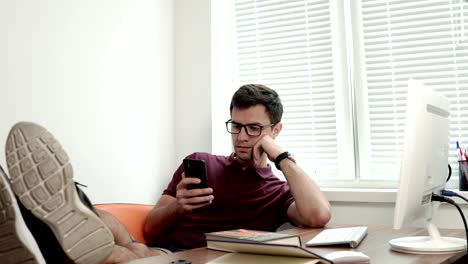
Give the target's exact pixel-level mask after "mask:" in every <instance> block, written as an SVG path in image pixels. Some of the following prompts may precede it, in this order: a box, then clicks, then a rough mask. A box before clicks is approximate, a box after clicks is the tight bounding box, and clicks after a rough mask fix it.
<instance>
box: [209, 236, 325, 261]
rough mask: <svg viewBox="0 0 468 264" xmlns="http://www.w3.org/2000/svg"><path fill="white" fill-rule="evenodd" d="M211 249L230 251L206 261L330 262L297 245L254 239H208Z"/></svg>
mask: <svg viewBox="0 0 468 264" xmlns="http://www.w3.org/2000/svg"><path fill="white" fill-rule="evenodd" d="M210 243H211V249H216V250H221V251H227V252H231V253H230V254H226V255H223V256H221V257H218V258H216V259H214V260H212V261H210V262H208V263H211V264H215V263H255V264H257V263H265V264H267V263H268V264H274V263H295V264H306V263H307V264H312V263H321V264H332V263H333V262H332V261H330V260H329V259H327V258H325V257H323V256H320V255H318V254H316V253H314V252H312V251H310V250H308V249H306V248H303V247H301V246H298V245H286V244H273V243H268V242H256V241H242V240H238V241H221V240H210Z"/></svg>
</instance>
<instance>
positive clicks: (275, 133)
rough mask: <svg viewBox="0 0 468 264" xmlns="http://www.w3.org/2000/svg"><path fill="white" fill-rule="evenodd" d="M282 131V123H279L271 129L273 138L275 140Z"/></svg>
mask: <svg viewBox="0 0 468 264" xmlns="http://www.w3.org/2000/svg"><path fill="white" fill-rule="evenodd" d="M281 129H283V123H281V122H279V123H278V124H276V125H275V126H274V127H273V138H276V137H277V136H278V135H279V133H280V132H281Z"/></svg>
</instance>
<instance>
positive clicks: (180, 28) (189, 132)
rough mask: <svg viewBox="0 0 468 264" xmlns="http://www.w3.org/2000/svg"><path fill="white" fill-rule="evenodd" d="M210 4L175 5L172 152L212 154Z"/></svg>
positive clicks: (185, 0) (186, 1)
mask: <svg viewBox="0 0 468 264" xmlns="http://www.w3.org/2000/svg"><path fill="white" fill-rule="evenodd" d="M210 22H211V20H210V1H209V0H196V1H194V0H176V1H175V51H176V52H175V73H174V74H175V98H176V109H175V117H176V118H175V120H174V122H175V124H174V125H175V138H176V142H175V152H176V162H177V163H179V164H180V163H181V162H182V159H183V158H184V157H185V156H187V155H188V154H190V153H192V152H195V151H199V152H211V109H212V108H211V96H210V95H211V92H210V91H211V85H210V81H211V79H210V78H211V74H210V70H211V64H210V60H211V53H210V47H211V45H210V39H211V31H210Z"/></svg>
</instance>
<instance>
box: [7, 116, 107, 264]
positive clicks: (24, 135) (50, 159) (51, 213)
mask: <svg viewBox="0 0 468 264" xmlns="http://www.w3.org/2000/svg"><path fill="white" fill-rule="evenodd" d="M6 159H7V164H8V171H9V173H10V176H11V178H12V188H13V191H14V192H15V193H16V195H17V196H18V197H19V200H20V201H21V203H22V204H23V205H24V206H25V207H26V208H27V209H29V210H31V212H32V213H33V214H34V215H35V216H36V217H37V218H39V219H40V220H42V221H43V222H45V223H46V224H47V225H48V226H49V227H50V228H51V229H52V231H53V232H54V234H55V236H56V238H57V240H58V241H59V243H60V245H61V246H62V249H63V251H64V252H65V254H67V255H68V257H69V258H70V259H71V260H73V261H74V262H75V263H80V264H81V263H83V264H85V263H86V264H88V263H90V264H92V263H101V262H103V261H104V260H105V259H106V258H107V257H108V256H109V255H110V254H111V252H112V249H113V247H114V237H113V236H112V233H111V232H110V230H109V229H108V228H107V227H106V225H105V224H104V223H103V222H102V221H101V220H100V218H99V217H98V216H96V214H94V213H93V212H92V211H91V210H90V209H88V208H87V207H86V206H85V205H84V204H83V203H82V202H81V200H80V199H79V197H78V195H77V192H76V189H75V184H74V181H73V169H72V166H71V164H70V162H69V158H68V155H67V154H66V153H65V151H64V150H63V148H62V147H61V145H60V143H59V142H58V141H57V140H56V139H55V138H54V137H53V135H52V134H51V133H49V132H48V131H47V130H46V129H45V128H43V127H41V126H39V125H36V124H34V123H28V122H21V123H18V124H16V125H15V126H14V127H13V128H12V129H11V130H10V133H9V135H8V139H7V144H6Z"/></svg>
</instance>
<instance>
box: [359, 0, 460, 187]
mask: <svg viewBox="0 0 468 264" xmlns="http://www.w3.org/2000/svg"><path fill="white" fill-rule="evenodd" d="M467 11H468V4H467V3H466V2H465V4H463V2H462V1H447V0H434V1H427V0H421V1H369V0H364V1H362V8H361V13H360V14H354V15H358V16H360V18H361V21H362V30H361V32H359V33H360V34H358V35H361V36H362V40H361V43H363V47H362V49H363V55H364V58H363V60H364V64H365V69H364V70H363V71H361V72H360V74H363V75H364V78H363V79H364V80H365V83H364V85H363V87H361V89H363V92H364V93H365V95H364V96H362V98H367V102H364V103H363V104H362V105H367V109H365V108H360V109H358V110H359V111H367V112H366V113H365V114H363V115H361V116H363V117H365V118H367V120H358V123H359V121H361V122H362V123H363V124H364V123H367V124H368V126H367V127H362V126H361V127H360V129H361V130H363V131H366V130H367V133H364V135H366V136H365V137H361V138H359V142H360V146H361V148H362V149H364V150H367V151H364V153H368V154H369V156H367V157H362V158H363V159H364V160H366V162H363V163H361V164H362V166H361V168H363V172H362V175H361V177H362V178H363V179H377V180H378V179H387V180H388V179H397V178H398V175H399V174H398V173H399V162H400V153H401V148H402V143H403V134H404V124H405V101H406V89H407V83H406V82H407V80H408V79H409V78H415V79H418V80H420V81H422V82H424V83H425V84H426V85H427V86H429V87H431V88H432V89H434V90H436V91H438V92H440V93H441V94H443V95H445V96H446V97H447V98H448V99H449V101H450V112H451V116H450V155H451V156H450V162H451V163H452V168H454V172H457V171H458V170H457V168H458V165H457V162H456V159H457V155H456V151H455V141H457V140H460V141H461V142H462V143H463V142H466V144H465V145H468V127H467V124H468V43H467V42H466V40H465V41H463V39H464V38H466V36H467V33H466V31H465V32H464V30H463V29H464V28H467V27H468V21H467V20H468V19H466V17H467ZM463 34H465V36H463ZM357 70H358V71H359V70H360V69H357ZM429 132H430V131H428V133H429ZM421 155H424V153H421Z"/></svg>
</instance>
